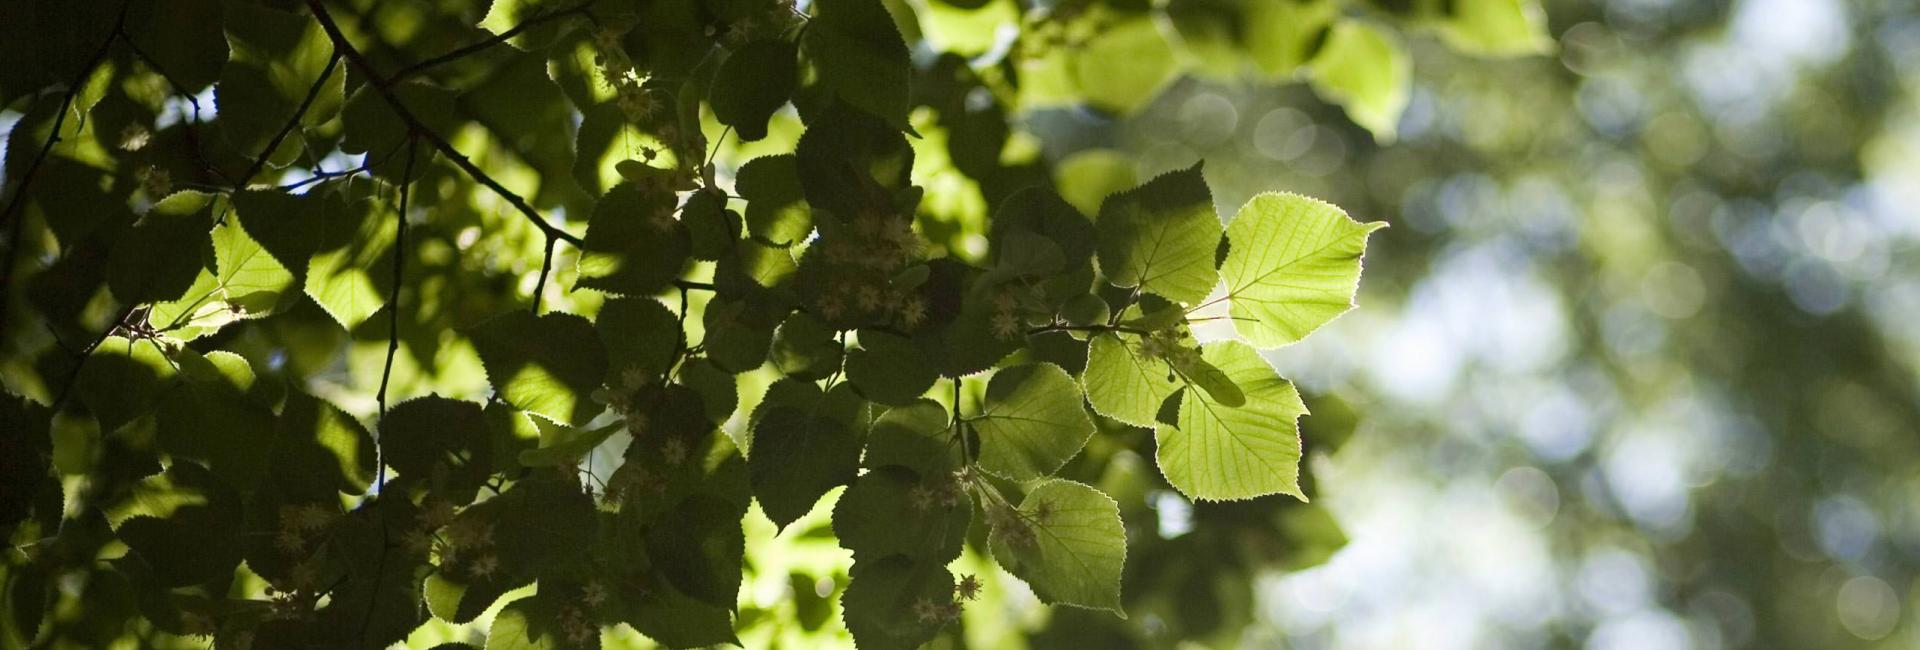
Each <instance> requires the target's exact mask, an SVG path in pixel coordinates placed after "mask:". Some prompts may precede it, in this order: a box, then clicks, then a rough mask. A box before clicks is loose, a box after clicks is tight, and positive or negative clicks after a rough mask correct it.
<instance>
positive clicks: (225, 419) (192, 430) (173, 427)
mask: <svg viewBox="0 0 1920 650" xmlns="http://www.w3.org/2000/svg"><path fill="white" fill-rule="evenodd" d="M215 354H218V353H215ZM231 358H232V359H233V360H236V361H237V360H239V358H238V357H231ZM174 360H175V362H176V363H178V364H179V367H180V376H181V377H182V378H184V379H185V380H186V381H184V382H181V384H180V385H179V386H178V387H177V388H175V389H174V390H173V391H171V392H170V393H168V395H167V398H166V399H164V400H162V401H161V402H160V405H159V408H158V417H159V424H160V428H159V442H160V448H161V449H163V450H165V451H166V452H167V454H169V455H171V456H175V457H179V458H186V459H192V460H195V461H198V462H201V463H203V464H205V465H206V466H207V467H208V468H209V469H211V470H212V471H213V472H214V473H215V474H217V475H219V476H220V477H221V478H223V479H225V480H226V481H228V482H229V483H230V484H232V485H245V486H250V485H253V484H255V483H257V482H259V481H260V480H261V479H262V478H264V477H265V476H266V475H267V474H266V472H267V462H268V458H269V455H268V452H270V451H271V450H272V449H273V447H274V442H275V434H276V433H277V427H276V426H275V422H274V414H273V411H272V410H271V409H269V408H267V406H266V405H265V404H262V403H260V402H258V401H256V400H254V399H253V398H251V397H249V396H248V395H247V394H246V391H247V389H248V388H249V387H250V386H249V385H247V384H251V383H252V371H251V369H250V368H246V367H245V362H244V361H241V362H240V364H239V365H240V369H242V370H244V376H240V375H238V374H236V373H235V372H232V371H229V370H227V369H222V368H220V367H219V366H217V365H216V364H215V363H213V362H212V361H210V360H209V359H208V358H206V357H201V356H200V355H198V354H194V353H192V352H191V351H182V352H180V353H179V354H177V355H175V356H174Z"/></svg>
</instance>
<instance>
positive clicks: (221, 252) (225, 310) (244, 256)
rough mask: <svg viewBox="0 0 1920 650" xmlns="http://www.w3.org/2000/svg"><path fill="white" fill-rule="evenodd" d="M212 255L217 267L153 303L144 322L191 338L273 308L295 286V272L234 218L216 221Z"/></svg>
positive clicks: (181, 337) (262, 315)
mask: <svg viewBox="0 0 1920 650" xmlns="http://www.w3.org/2000/svg"><path fill="white" fill-rule="evenodd" d="M213 256H214V259H215V260H216V268H217V269H218V273H208V272H206V271H205V270H202V271H201V272H200V277H199V279H197V280H195V281H194V283H193V286H192V287H189V288H188V289H187V292H186V295H184V296H182V297H181V298H180V299H179V300H176V301H171V302H164V303H158V304H155V305H153V308H152V309H150V310H148V311H147V322H148V323H150V324H152V325H153V327H154V328H156V329H159V330H162V331H165V332H167V333H168V334H169V335H171V336H173V337H174V338H179V339H183V340H191V339H194V338H198V337H200V336H204V335H207V334H211V333H213V332H216V331H219V330H220V328H222V327H225V326H227V325H229V324H232V323H233V322H235V321H239V320H243V319H248V318H260V317H264V316H267V315H269V314H271V313H272V312H274V311H275V310H276V309H278V308H279V307H280V306H281V305H282V304H284V303H283V299H284V298H286V296H288V295H289V290H290V289H291V288H292V287H293V284H294V277H293V274H291V273H288V272H287V269H286V268H285V267H283V266H281V265H280V263H279V262H276V261H274V259H273V256H272V255H269V254H267V252H266V251H265V249H263V248H261V247H260V243H259V242H256V241H254V240H253V238H252V237H249V236H247V233H246V231H245V230H242V229H241V227H240V224H238V223H226V224H222V225H219V226H215V227H214V229H213Z"/></svg>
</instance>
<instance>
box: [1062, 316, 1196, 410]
mask: <svg viewBox="0 0 1920 650" xmlns="http://www.w3.org/2000/svg"><path fill="white" fill-rule="evenodd" d="M1080 381H1081V383H1083V384H1085V385H1086V387H1087V401H1088V403H1091V404H1092V405H1093V409H1094V410H1095V411H1099V412H1100V414H1101V415H1105V416H1107V417H1110V418H1113V419H1115V420H1119V421H1121V422H1125V423H1127V424H1131V425H1134V426H1139V427H1150V426H1153V425H1154V416H1155V415H1156V414H1158V413H1159V412H1160V405H1161V403H1163V402H1166V401H1167V398H1168V397H1171V396H1173V394H1174V393H1175V392H1178V391H1179V390H1180V384H1179V383H1178V381H1177V380H1176V379H1175V378H1174V376H1173V372H1172V371H1171V369H1170V368H1169V367H1168V366H1167V364H1166V363H1165V362H1163V361H1161V360H1159V359H1155V358H1152V357H1149V356H1146V355H1145V354H1143V353H1142V352H1141V351H1140V350H1139V349H1138V348H1137V344H1136V343H1134V342H1132V341H1131V337H1125V336H1121V335H1117V334H1100V335H1098V336H1095V337H1093V341H1092V342H1091V343H1090V346H1089V349H1088V351H1087V370H1086V372H1084V373H1082V374H1081V375H1080Z"/></svg>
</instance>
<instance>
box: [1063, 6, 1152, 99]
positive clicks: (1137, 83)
mask: <svg viewBox="0 0 1920 650" xmlns="http://www.w3.org/2000/svg"><path fill="white" fill-rule="evenodd" d="M1106 17H1107V18H1108V20H1110V21H1111V23H1110V24H1108V25H1107V26H1106V28H1105V29H1104V30H1102V31H1100V33H1099V35H1097V36H1094V37H1093V38H1092V39H1091V40H1089V41H1088V42H1087V43H1086V45H1085V46H1084V47H1083V48H1080V49H1079V50H1078V51H1077V52H1076V53H1075V54H1076V56H1075V57H1074V68H1073V71H1074V76H1075V77H1076V81H1077V82H1078V87H1079V90H1080V94H1081V96H1082V97H1084V98H1085V99H1086V102H1087V103H1088V104H1092V105H1093V106H1095V107H1098V108H1101V109H1104V110H1108V111H1113V112H1116V113H1120V114H1127V113H1132V112H1133V111H1135V110H1137V109H1139V108H1140V107H1141V106H1144V105H1146V103H1147V101H1148V100H1151V99H1153V98H1154V96H1156V95H1158V94H1159V93H1160V88H1161V87H1162V86H1164V85H1166V83H1167V82H1168V81H1172V80H1173V78H1174V73H1175V72H1177V68H1176V62H1175V60H1174V53H1173V45H1172V44H1170V43H1168V42H1167V37H1166V35H1164V34H1162V33H1161V32H1160V27H1159V25H1156V24H1155V18H1154V16H1152V15H1151V14H1146V13H1131V12H1119V11H1114V12H1107V13H1106Z"/></svg>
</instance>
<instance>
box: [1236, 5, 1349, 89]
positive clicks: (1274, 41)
mask: <svg viewBox="0 0 1920 650" xmlns="http://www.w3.org/2000/svg"><path fill="white" fill-rule="evenodd" d="M1339 11H1340V7H1339V4H1338V3H1336V2H1333V1H1332V0H1251V1H1249V2H1247V3H1246V14H1245V18H1246V22H1245V23H1244V28H1245V32H1244V34H1243V39H1244V40H1245V42H1246V50H1247V56H1248V57H1250V58H1252V59H1253V61H1254V63H1255V64H1256V65H1258V66H1259V67H1260V70H1261V71H1262V72H1264V73H1266V75H1267V77H1268V78H1271V79H1276V80H1278V79H1287V78H1291V77H1292V76H1293V74H1294V72H1295V71H1296V70H1298V69H1299V67H1300V66H1302V65H1305V64H1306V63H1307V62H1308V61H1311V60H1313V55H1314V54H1315V52H1316V50H1318V49H1319V48H1320V47H1321V46H1322V45H1325V41H1326V38H1327V35H1328V29H1329V28H1330V27H1331V25H1332V23H1333V19H1334V18H1335V17H1337V16H1338V15H1339Z"/></svg>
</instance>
